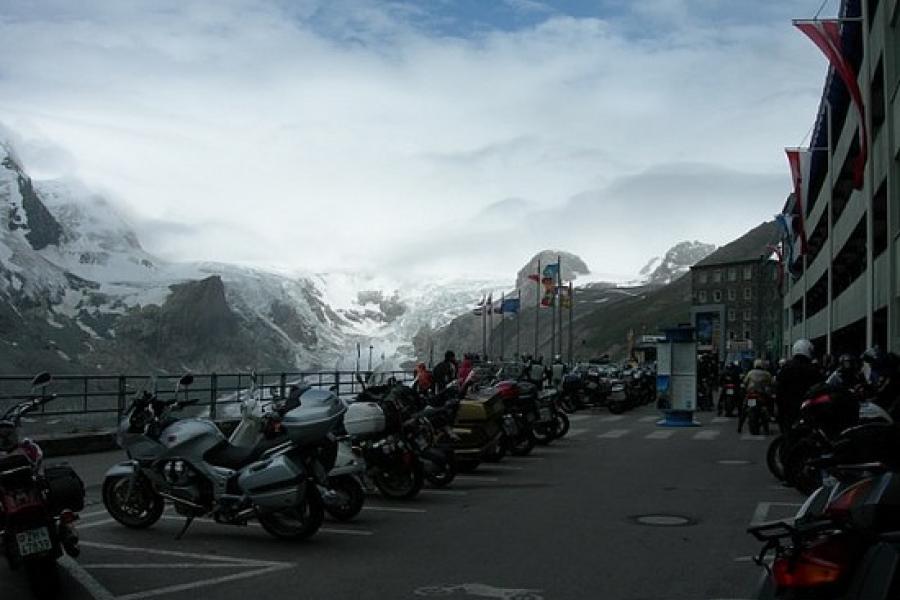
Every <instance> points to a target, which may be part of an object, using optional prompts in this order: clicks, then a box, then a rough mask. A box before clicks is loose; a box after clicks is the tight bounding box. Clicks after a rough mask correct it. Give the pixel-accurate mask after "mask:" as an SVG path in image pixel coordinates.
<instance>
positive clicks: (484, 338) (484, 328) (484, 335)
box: [481, 296, 487, 358]
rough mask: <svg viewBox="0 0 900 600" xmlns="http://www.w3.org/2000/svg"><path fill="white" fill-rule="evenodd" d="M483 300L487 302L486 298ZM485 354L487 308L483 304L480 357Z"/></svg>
mask: <svg viewBox="0 0 900 600" xmlns="http://www.w3.org/2000/svg"><path fill="white" fill-rule="evenodd" d="M482 298H484V299H485V300H487V297H486V296H482ZM486 354H487V306H486V305H485V304H482V305H481V356H482V358H484V356H485V355H486Z"/></svg>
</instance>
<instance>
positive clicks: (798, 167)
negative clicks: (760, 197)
mask: <svg viewBox="0 0 900 600" xmlns="http://www.w3.org/2000/svg"><path fill="white" fill-rule="evenodd" d="M784 152H785V154H787V158H788V163H789V164H790V166H791V180H792V182H793V184H794V203H793V205H792V206H791V216H792V217H793V218H792V219H791V223H790V224H791V232H792V235H791V240H792V241H793V243H794V245H795V246H796V247H797V248H796V249H797V251H796V252H794V258H795V259H798V258H800V257H801V256H803V255H804V254H806V253H807V251H808V248H807V243H806V224H805V220H804V218H803V217H804V212H805V211H804V208H803V206H804V191H805V190H806V187H807V183H809V177H808V174H809V157H810V153H809V149H808V148H785V149H784Z"/></svg>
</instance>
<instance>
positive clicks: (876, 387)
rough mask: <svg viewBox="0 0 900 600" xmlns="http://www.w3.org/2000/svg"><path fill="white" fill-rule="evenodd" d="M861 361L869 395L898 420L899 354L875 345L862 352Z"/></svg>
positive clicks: (899, 388)
mask: <svg viewBox="0 0 900 600" xmlns="http://www.w3.org/2000/svg"><path fill="white" fill-rule="evenodd" d="M862 361H863V377H864V379H865V380H866V382H867V384H868V386H867V387H868V389H867V391H868V395H869V397H870V398H871V399H872V401H873V402H874V403H875V404H877V405H878V406H880V407H881V408H883V409H884V410H886V411H887V412H888V413H889V414H890V415H891V417H892V418H893V419H894V420H895V421H898V420H900V356H897V355H896V354H894V353H893V352H890V353H885V352H883V351H881V349H880V348H878V346H875V347H873V348H870V349H869V350H866V351H865V353H863V356H862Z"/></svg>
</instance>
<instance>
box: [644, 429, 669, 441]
mask: <svg viewBox="0 0 900 600" xmlns="http://www.w3.org/2000/svg"><path fill="white" fill-rule="evenodd" d="M673 435H675V431H674V430H672V429H662V430H660V431H654V432H652V433H648V434H647V435H645V436H644V439H645V440H667V439H669V438H670V437H672V436H673Z"/></svg>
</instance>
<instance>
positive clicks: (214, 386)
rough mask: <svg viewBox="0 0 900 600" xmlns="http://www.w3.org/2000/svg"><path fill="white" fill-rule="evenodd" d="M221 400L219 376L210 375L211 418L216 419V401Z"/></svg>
mask: <svg viewBox="0 0 900 600" xmlns="http://www.w3.org/2000/svg"><path fill="white" fill-rule="evenodd" d="M218 398H219V376H218V375H216V374H215V373H210V374H209V418H210V419H212V420H215V419H216V400H218Z"/></svg>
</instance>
